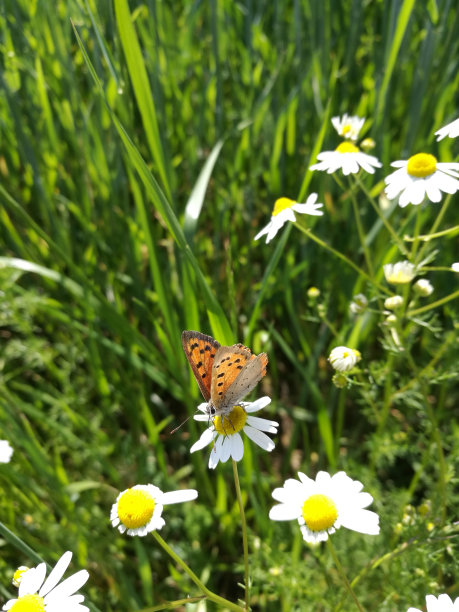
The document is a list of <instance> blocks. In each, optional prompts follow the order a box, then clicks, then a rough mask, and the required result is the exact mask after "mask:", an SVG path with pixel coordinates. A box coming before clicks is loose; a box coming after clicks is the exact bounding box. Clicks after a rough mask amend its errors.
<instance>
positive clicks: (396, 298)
mask: <svg viewBox="0 0 459 612" xmlns="http://www.w3.org/2000/svg"><path fill="white" fill-rule="evenodd" d="M402 304H403V298H402V296H401V295H393V296H391V297H388V298H386V299H385V300H384V308H387V309H388V310H396V309H397V308H400V306H402Z"/></svg>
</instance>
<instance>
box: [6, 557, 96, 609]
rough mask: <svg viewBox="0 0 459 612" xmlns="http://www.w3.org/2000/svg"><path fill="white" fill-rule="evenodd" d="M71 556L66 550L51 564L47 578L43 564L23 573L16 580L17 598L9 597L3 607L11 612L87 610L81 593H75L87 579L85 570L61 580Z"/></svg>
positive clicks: (87, 575)
mask: <svg viewBox="0 0 459 612" xmlns="http://www.w3.org/2000/svg"><path fill="white" fill-rule="evenodd" d="M71 559H72V553H71V552H70V551H69V550H68V551H67V552H65V553H64V554H63V555H62V557H61V558H60V559H59V561H58V562H57V563H56V565H55V566H54V569H53V570H52V571H51V573H50V575H49V576H48V578H47V579H46V580H45V577H46V564H45V563H40V565H37V567H33V568H31V569H28V570H27V571H25V572H24V573H23V574H22V578H21V580H20V583H19V590H18V597H17V599H10V600H9V601H7V602H6V604H5V605H4V606H3V608H2V610H10V612H62V610H65V612H89V608H88V607H86V606H83V605H81V603H82V602H83V601H84V597H83V595H77V594H76V592H77V591H78V589H80V588H81V587H82V586H83V585H84V584H85V582H86V581H87V580H88V578H89V574H88V572H87V571H86V570H80V571H79V572H77V573H76V574H73V575H72V576H70V577H69V578H66V579H65V580H64V581H63V582H61V583H60V584H59V582H60V580H61V578H62V576H63V575H64V573H65V571H66V569H67V568H68V566H69V564H70V561H71Z"/></svg>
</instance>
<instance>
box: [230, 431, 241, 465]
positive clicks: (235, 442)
mask: <svg viewBox="0 0 459 612" xmlns="http://www.w3.org/2000/svg"><path fill="white" fill-rule="evenodd" d="M230 437H231V438H232V440H231V457H232V458H233V459H234V461H240V460H241V459H242V457H243V456H244V442H243V441H242V438H241V436H240V435H239V434H238V433H236V434H234V435H233V436H230Z"/></svg>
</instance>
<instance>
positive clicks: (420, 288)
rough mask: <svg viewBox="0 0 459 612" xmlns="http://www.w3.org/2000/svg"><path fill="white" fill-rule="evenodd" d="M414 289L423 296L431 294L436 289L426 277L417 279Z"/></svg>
mask: <svg viewBox="0 0 459 612" xmlns="http://www.w3.org/2000/svg"><path fill="white" fill-rule="evenodd" d="M413 289H414V290H415V291H416V292H417V293H418V294H419V295H420V296H421V297H427V296H429V295H431V294H432V293H433V290H434V288H433V285H432V284H431V283H430V281H428V280H427V279H426V278H420V279H419V280H417V281H416V282H415V283H414V285H413Z"/></svg>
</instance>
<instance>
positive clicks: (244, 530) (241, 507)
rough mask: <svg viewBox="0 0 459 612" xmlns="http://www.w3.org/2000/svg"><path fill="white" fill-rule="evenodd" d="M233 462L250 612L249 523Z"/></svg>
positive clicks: (246, 591) (247, 601)
mask: <svg viewBox="0 0 459 612" xmlns="http://www.w3.org/2000/svg"><path fill="white" fill-rule="evenodd" d="M232 461H233V475H234V485H235V487H236V496H237V501H238V504H239V512H240V513H241V527H242V548H243V549H244V581H245V609H246V610H249V609H250V608H249V601H250V582H249V546H248V543H247V523H246V520H245V512H244V504H243V503H242V495H241V486H240V484H239V474H238V471H237V462H236V461H234V459H233V460H232Z"/></svg>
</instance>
